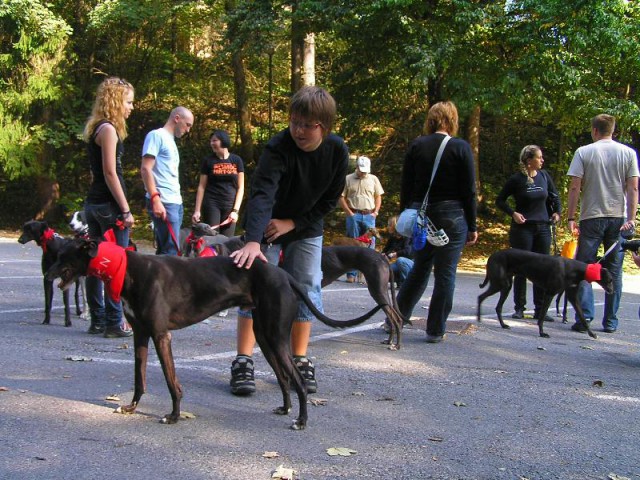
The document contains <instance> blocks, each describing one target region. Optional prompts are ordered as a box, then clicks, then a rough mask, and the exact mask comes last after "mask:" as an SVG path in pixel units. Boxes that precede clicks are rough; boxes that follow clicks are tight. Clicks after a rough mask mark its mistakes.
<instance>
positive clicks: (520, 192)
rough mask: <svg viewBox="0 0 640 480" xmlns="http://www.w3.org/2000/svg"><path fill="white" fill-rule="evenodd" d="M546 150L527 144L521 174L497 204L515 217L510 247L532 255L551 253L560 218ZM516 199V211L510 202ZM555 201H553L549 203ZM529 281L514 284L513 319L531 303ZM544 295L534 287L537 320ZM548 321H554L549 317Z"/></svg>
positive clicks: (518, 278)
mask: <svg viewBox="0 0 640 480" xmlns="http://www.w3.org/2000/svg"><path fill="white" fill-rule="evenodd" d="M543 165H544V158H542V150H541V149H540V147H538V146H537V145H527V146H526V147H524V148H523V149H522V151H521V152H520V168H521V171H520V172H518V173H516V174H514V175H512V176H511V177H510V178H509V179H508V180H507V183H506V184H505V185H504V187H503V188H502V190H501V191H500V193H499V194H498V198H497V199H496V205H497V206H498V208H500V209H501V210H503V211H504V212H505V213H508V214H509V216H510V217H511V220H512V221H511V229H510V230H509V245H510V246H511V248H518V249H520V250H527V251H529V252H535V253H544V254H549V250H550V248H551V227H550V224H549V221H552V222H553V223H556V222H557V221H558V220H559V219H560V210H561V206H560V201H559V200H558V192H557V191H556V187H555V185H554V184H553V180H552V179H551V176H550V175H549V174H548V173H547V172H546V171H544V170H542V166H543ZM509 197H513V198H514V200H515V209H513V208H511V206H510V205H509V204H508V203H507V199H508V198H509ZM549 199H553V201H549ZM526 281H527V280H526V278H525V277H523V276H521V275H516V277H515V279H514V282H513V300H514V303H515V313H514V314H513V316H512V317H513V318H517V319H520V318H524V311H525V304H526V302H527V285H526ZM542 298H543V292H542V291H541V290H540V289H539V288H537V287H536V286H535V285H534V287H533V302H534V305H535V317H536V318H537V316H538V310H539V309H540V307H541V303H542ZM545 320H546V321H553V319H552V318H551V317H549V316H547V318H545Z"/></svg>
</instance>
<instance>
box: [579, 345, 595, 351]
mask: <svg viewBox="0 0 640 480" xmlns="http://www.w3.org/2000/svg"><path fill="white" fill-rule="evenodd" d="M580 348H584V349H585V350H593V347H590V346H589V345H580Z"/></svg>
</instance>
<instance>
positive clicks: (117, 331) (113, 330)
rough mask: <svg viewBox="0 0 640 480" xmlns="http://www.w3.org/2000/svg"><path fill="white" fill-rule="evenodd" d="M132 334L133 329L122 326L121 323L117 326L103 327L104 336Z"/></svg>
mask: <svg viewBox="0 0 640 480" xmlns="http://www.w3.org/2000/svg"><path fill="white" fill-rule="evenodd" d="M131 335H133V330H131V329H130V328H123V327H122V325H118V326H117V327H107V328H105V329H104V338H125V337H130V336H131Z"/></svg>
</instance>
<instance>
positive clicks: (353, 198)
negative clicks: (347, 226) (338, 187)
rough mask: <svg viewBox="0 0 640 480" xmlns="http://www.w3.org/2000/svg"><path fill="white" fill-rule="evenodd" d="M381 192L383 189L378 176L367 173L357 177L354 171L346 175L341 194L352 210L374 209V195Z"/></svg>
mask: <svg viewBox="0 0 640 480" xmlns="http://www.w3.org/2000/svg"><path fill="white" fill-rule="evenodd" d="M383 193H384V190H383V189H382V185H381V184H380V180H378V177H376V176H375V175H372V174H371V173H367V174H366V175H365V176H363V177H361V178H358V176H357V175H356V173H355V172H354V173H350V174H349V175H347V178H346V183H345V186H344V190H343V191H342V196H343V197H345V199H346V201H347V204H348V205H349V208H351V209H352V210H374V209H375V208H376V204H375V197H377V196H378V195H382V194H383Z"/></svg>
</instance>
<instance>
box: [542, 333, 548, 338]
mask: <svg viewBox="0 0 640 480" xmlns="http://www.w3.org/2000/svg"><path fill="white" fill-rule="evenodd" d="M540 336H541V337H542V338H551V336H550V335H549V334H548V333H541V334H540Z"/></svg>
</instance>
